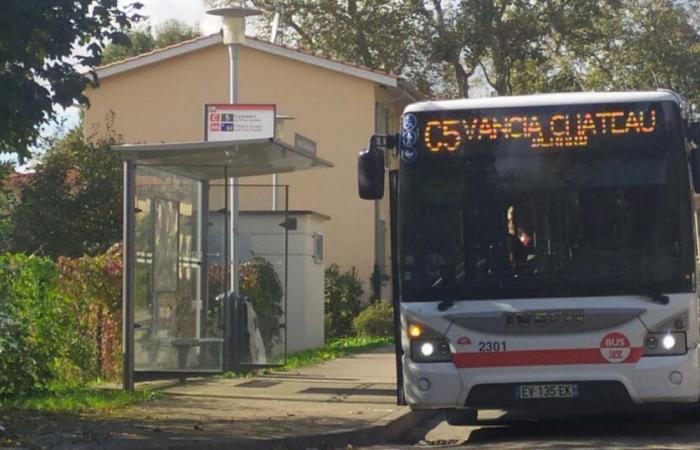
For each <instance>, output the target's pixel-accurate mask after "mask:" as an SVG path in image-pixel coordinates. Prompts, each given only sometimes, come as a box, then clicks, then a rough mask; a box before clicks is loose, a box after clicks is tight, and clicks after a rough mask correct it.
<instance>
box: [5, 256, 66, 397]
mask: <svg viewBox="0 0 700 450" xmlns="http://www.w3.org/2000/svg"><path fill="white" fill-rule="evenodd" d="M58 277H59V273H58V270H57V269H56V266H55V265H54V263H53V262H52V261H51V260H49V259H47V258H41V257H36V256H26V255H0V396H7V395H12V394H24V393H29V392H32V391H39V390H42V389H45V388H48V386H49V384H50V383H51V382H52V381H54V380H57V379H58V378H60V377H61V375H62V374H64V373H67V372H72V371H73V370H74V365H73V363H72V362H71V360H70V358H69V355H70V353H71V345H72V343H74V342H76V341H78V340H79V335H78V333H77V331H76V328H75V326H74V324H73V323H72V321H71V320H70V314H66V312H67V311H68V310H69V301H68V300H67V298H66V297H65V296H64V295H62V294H61V292H60V291H59V289H58Z"/></svg>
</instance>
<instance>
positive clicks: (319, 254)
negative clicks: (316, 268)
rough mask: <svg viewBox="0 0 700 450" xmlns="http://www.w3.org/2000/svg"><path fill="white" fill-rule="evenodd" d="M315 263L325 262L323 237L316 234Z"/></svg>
mask: <svg viewBox="0 0 700 450" xmlns="http://www.w3.org/2000/svg"><path fill="white" fill-rule="evenodd" d="M313 238H314V262H316V263H319V264H320V263H322V262H323V235H322V234H318V233H314V236H313Z"/></svg>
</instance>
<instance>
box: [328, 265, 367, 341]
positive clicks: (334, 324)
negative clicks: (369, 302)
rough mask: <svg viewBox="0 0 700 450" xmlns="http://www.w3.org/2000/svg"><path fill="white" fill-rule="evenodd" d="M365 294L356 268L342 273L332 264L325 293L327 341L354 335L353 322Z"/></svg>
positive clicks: (329, 268)
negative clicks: (361, 298) (361, 297)
mask: <svg viewBox="0 0 700 450" xmlns="http://www.w3.org/2000/svg"><path fill="white" fill-rule="evenodd" d="M363 292H364V291H363V290H362V283H361V282H360V280H358V279H357V274H356V273H355V268H354V267H353V269H352V270H350V271H347V272H344V273H340V268H339V267H338V265H336V264H331V265H330V266H329V267H328V268H327V269H326V273H325V279H324V293H325V297H326V298H325V328H326V330H325V331H326V339H327V340H330V339H335V338H339V337H346V336H351V335H352V332H353V329H352V321H353V319H354V318H355V317H357V315H358V314H359V313H360V310H361V309H362V304H361V303H360V296H361V295H362V294H363Z"/></svg>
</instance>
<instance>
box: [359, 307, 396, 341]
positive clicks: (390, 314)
mask: <svg viewBox="0 0 700 450" xmlns="http://www.w3.org/2000/svg"><path fill="white" fill-rule="evenodd" d="M352 327H353V329H354V330H355V333H356V334H357V335H358V336H379V337H391V336H393V335H394V308H393V307H392V306H391V304H390V303H389V302H388V301H386V300H380V301H378V302H375V303H372V304H370V305H369V306H367V307H366V308H365V309H364V310H362V312H361V313H360V314H359V315H358V316H357V317H355V320H353V322H352Z"/></svg>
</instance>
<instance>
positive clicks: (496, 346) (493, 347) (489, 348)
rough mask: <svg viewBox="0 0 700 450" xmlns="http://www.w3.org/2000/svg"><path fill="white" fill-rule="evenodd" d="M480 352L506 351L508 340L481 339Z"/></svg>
mask: <svg viewBox="0 0 700 450" xmlns="http://www.w3.org/2000/svg"><path fill="white" fill-rule="evenodd" d="M479 351H480V352H505V351H506V341H479Z"/></svg>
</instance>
